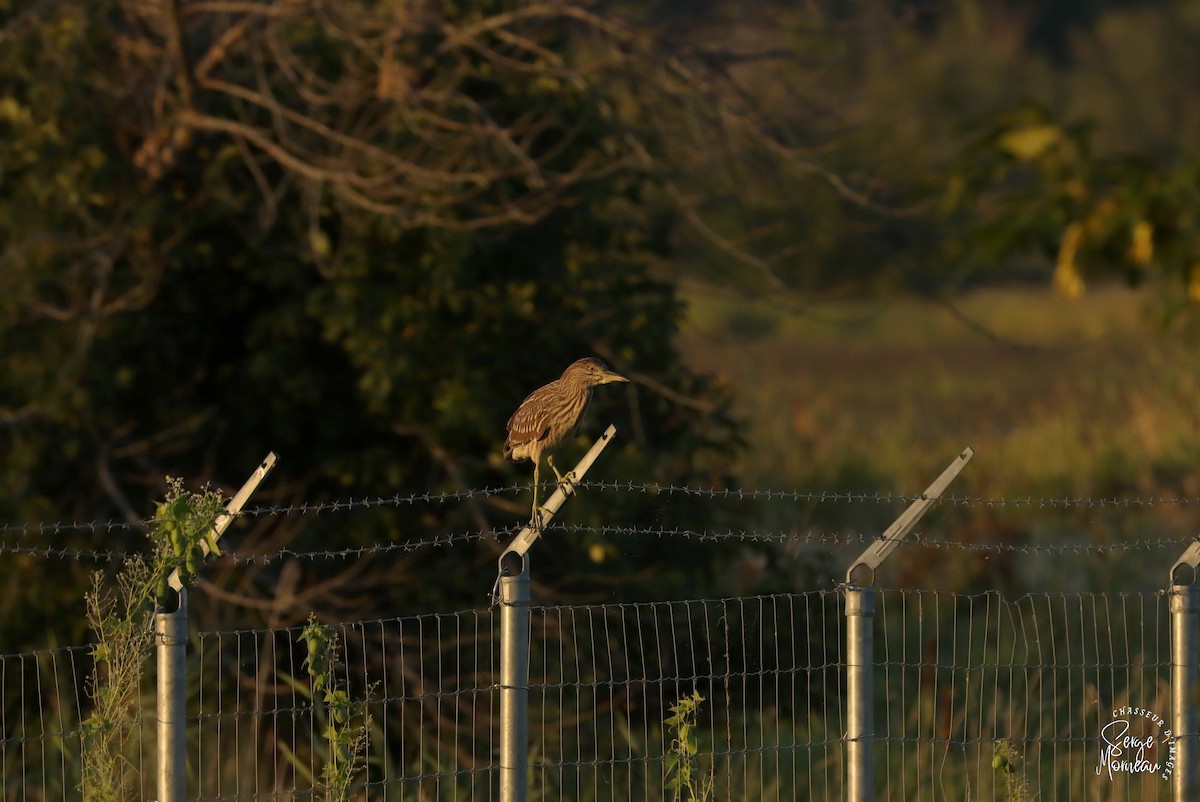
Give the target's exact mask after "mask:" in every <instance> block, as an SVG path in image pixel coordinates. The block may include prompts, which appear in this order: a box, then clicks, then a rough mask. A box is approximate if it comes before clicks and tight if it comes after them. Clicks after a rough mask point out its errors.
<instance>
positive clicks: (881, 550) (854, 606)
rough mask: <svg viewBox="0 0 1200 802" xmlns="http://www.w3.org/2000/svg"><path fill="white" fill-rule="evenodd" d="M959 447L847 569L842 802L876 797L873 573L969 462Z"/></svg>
mask: <svg viewBox="0 0 1200 802" xmlns="http://www.w3.org/2000/svg"><path fill="white" fill-rule="evenodd" d="M974 455H975V452H974V451H972V450H971V449H970V448H965V449H963V451H962V453H961V454H959V455H958V457H956V458H955V459H954V461H953V462H951V463H950V464H949V465H948V466H947V467H946V469H945V470H944V471H942V474H941V476H939V477H938V478H937V479H935V480H934V482H933V484H931V485H930V486H929V487H927V488H925V492H924V493H922V494H921V495H920V496H919V497H918V498H917V500H916V501H914V502H913V503H912V504H910V505H909V506H908V509H906V510H905V511H904V512H902V513H900V516H899V517H898V518H896V520H895V521H894V522H892V525H891V526H889V527H888V528H887V530H886V531H885V532H884V533H883V535H882V536H881V537H880V538H879V540H876V541H875V542H874V543H872V544H871V545H870V546H868V547H867V548H866V549H865V550H864V551H863V553H862V554H861V555H860V556H859V558H858V559H857V560H855V561H854V562H853V563H851V564H850V567H849V568H848V569H847V570H846V583H845V584H844V585H843V586H842V591H843V593H844V594H845V597H846V607H845V616H846V799H847V800H849V802H872V800H874V799H875V782H874V780H875V777H874V772H873V764H874V754H875V751H874V750H875V693H874V690H875V653H874V644H873V642H872V638H873V635H874V631H875V586H874V585H875V571H876V569H877V568H879V566H880V565H882V564H883V561H884V560H886V559H887V557H888V555H889V554H891V553H892V552H893V551H895V549H896V547H897V546H899V545H900V543H901V542H902V541H903V540H904V538H905V537H906V536H907V535H908V533H909V532H911V531H912V528H913V527H914V526H916V525H917V522H918V521H920V520H921V517H922V516H923V515H925V513H926V512H928V511H929V508H930V507H932V506H933V503H934V502H935V501H936V500H937V499H938V498H940V497H941V495H942V493H944V492H945V491H946V488H947V487H949V486H950V483H951V482H953V481H954V479H955V477H957V476H958V474H959V473H960V472H961V471H962V469H963V467H965V466H966V464H967V463H968V462H970V461H971V457H972V456H974Z"/></svg>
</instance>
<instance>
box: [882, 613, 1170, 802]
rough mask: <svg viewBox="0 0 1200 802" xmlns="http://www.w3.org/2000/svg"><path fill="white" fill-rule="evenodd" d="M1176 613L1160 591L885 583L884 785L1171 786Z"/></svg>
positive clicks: (993, 792)
mask: <svg viewBox="0 0 1200 802" xmlns="http://www.w3.org/2000/svg"><path fill="white" fill-rule="evenodd" d="M1168 619H1169V615H1168V611H1167V605H1166V601H1165V599H1164V598H1163V597H1161V596H1160V595H1158V594H1156V593H1141V594H1129V593H1086V594H1062V593H1057V594H1030V595H1026V596H1022V597H1021V598H1019V599H1016V600H1013V601H1007V600H1005V599H1004V598H1003V597H1002V596H1001V595H1000V594H998V593H983V594H979V595H961V594H955V593H939V592H928V591H885V592H883V593H881V594H880V606H879V611H878V613H877V621H876V645H875V657H876V675H875V676H876V681H875V687H876V693H877V703H876V704H877V710H876V718H875V721H876V727H875V730H876V733H877V736H878V738H877V741H878V746H877V748H876V764H875V775H876V783H875V787H876V789H877V791H878V792H880V793H881V797H880V798H886V799H904V800H924V799H929V800H961V799H971V800H993V799H995V800H1006V801H1007V800H1013V799H1057V800H1070V799H1080V800H1082V799H1108V800H1120V799H1128V800H1153V799H1169V798H1170V793H1171V785H1170V782H1169V781H1168V780H1167V779H1164V776H1163V775H1164V773H1165V772H1166V768H1167V767H1166V758H1167V753H1168V750H1169V745H1168V744H1167V743H1164V739H1165V738H1166V737H1169V733H1170V727H1171V724H1170V706H1169V705H1170V640H1169V620H1168ZM1125 737H1129V738H1133V739H1135V740H1134V741H1132V742H1130V741H1124V740H1123V739H1124V738H1125ZM1113 742H1116V743H1117V745H1118V751H1117V752H1116V753H1114V752H1113V751H1112V750H1111V749H1110V748H1109V746H1110V744H1112V743H1113ZM1139 751H1140V752H1141V754H1142V757H1143V758H1144V761H1143V762H1142V763H1140V764H1137V760H1136V756H1137V755H1138V754H1139ZM1135 764H1136V765H1135ZM1156 764H1157V769H1152V766H1154V765H1156Z"/></svg>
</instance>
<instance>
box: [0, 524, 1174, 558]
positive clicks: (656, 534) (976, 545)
mask: <svg viewBox="0 0 1200 802" xmlns="http://www.w3.org/2000/svg"><path fill="white" fill-rule="evenodd" d="M522 528H523V526H521V525H513V526H509V527H505V528H500V529H493V530H491V531H486V532H485V531H480V530H468V531H464V532H457V533H445V534H439V535H434V536H431V537H427V538H418V539H414V540H405V541H396V542H389V543H373V544H368V545H357V546H347V547H345V548H340V549H312V550H303V549H295V548H291V547H283V548H279V549H275V550H272V551H269V552H261V553H248V552H239V551H237V550H236V549H230V548H228V547H223V548H222V555H221V559H226V560H229V561H231V562H233V563H235V564H256V563H257V564H269V563H273V562H278V561H280V560H286V559H298V560H309V561H317V560H350V559H364V558H369V557H380V556H387V555H389V554H394V553H405V554H407V553H412V552H415V551H419V550H422V549H430V548H446V547H452V546H456V545H459V544H464V543H471V542H479V541H485V540H486V541H491V542H501V543H502V542H507V540H509V539H511V538H512V537H513V536H515V535H516V534H517V533H518V532H520V531H521V529H522ZM543 534H544V536H550V537H553V536H554V535H568V534H570V535H594V536H599V537H610V538H611V537H634V538H646V537H653V538H658V539H663V538H678V539H684V540H693V541H698V542H724V541H734V542H739V543H760V544H769V545H776V546H782V547H784V548H789V547H796V546H801V545H818V546H829V547H834V546H848V545H858V546H866V545H867V544H870V543H873V542H875V541H877V540H879V539H881V538H880V535H879V534H868V533H865V532H850V531H844V530H839V531H817V530H808V531H803V532H792V531H775V532H762V531H758V530H753V529H732V528H731V529H724V530H697V529H688V528H686V527H665V526H658V527H647V526H621V525H608V524H601V525H596V524H564V523H559V522H554V523H551V524H549V525H548V526H547V527H546V528H545V532H544V533H543ZM1195 539H1196V538H1195V537H1193V536H1185V537H1160V538H1136V539H1132V540H1120V541H1112V542H1095V541H1090V542H1056V543H1029V542H1003V541H987V540H954V539H950V538H946V537H944V536H931V535H927V534H923V533H921V532H914V533H910V534H909V536H908V537H907V538H906V539H905V540H903V541H901V545H902V546H904V547H908V548H913V547H924V548H934V549H957V550H962V551H968V552H979V553H992V554H1026V555H1029V554H1077V555H1091V554H1106V553H1120V552H1130V551H1155V550H1161V549H1175V550H1178V549H1180V548H1183V547H1185V546H1186V545H1187V544H1189V543H1191V542H1193V541H1194V540H1195ZM138 553H140V552H137V551H124V550H115V549H94V550H90V549H80V548H59V547H53V546H31V545H23V544H18V543H6V542H0V556H2V555H7V554H24V555H29V556H35V557H45V558H60V559H65V560H75V561H83V560H91V561H96V562H120V561H123V560H126V559H129V558H130V557H132V556H134V555H136V554H138Z"/></svg>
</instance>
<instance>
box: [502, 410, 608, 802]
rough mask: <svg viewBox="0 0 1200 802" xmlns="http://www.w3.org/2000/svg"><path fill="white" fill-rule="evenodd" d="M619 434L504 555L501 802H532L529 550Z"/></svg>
mask: <svg viewBox="0 0 1200 802" xmlns="http://www.w3.org/2000/svg"><path fill="white" fill-rule="evenodd" d="M616 433H617V427H615V426H609V427H608V428H607V429H605V430H604V434H602V435H600V439H599V440H597V441H596V442H595V443H593V444H592V447H591V448H590V449H588V452H587V453H586V454H584V455H583V459H581V460H579V462H577V463H576V464H575V468H574V469H573V470H572V471H571V473H570V476H572V477H573V479H568V480H566V481H563V482H561V483H559V486H558V489H557V490H555V491H554V495H552V496H551V497H550V499H549V500H548V501H547V502H546V504H545V506H543V507H542V508H541V509H539V510H535V511H534V517H535V519H536V525H535V524H534V523H531V524H530V525H529V526H527V527H525V528H524V529H522V530H521V532H520V533H519V534H518V535H517V536H516V537H514V538H513V539H512V542H511V543H509V544H508V548H506V549H505V550H504V553H502V554H501V555H500V576H499V578H498V579H497V580H496V587H495V590H494V593H495V601H496V602H497V603H499V605H500V802H526V800H527V799H528V798H529V601H530V598H529V549H530V548H531V547H532V546H533V544H534V543H536V542H537V540H538V538H540V537H541V535H542V530H543V529H544V528H545V527H546V525H547V524H548V523H550V520H551V519H552V518H553V517H554V516H555V514H556V513H557V512H558V510H559V508H560V507H562V505H563V503H565V502H566V500H567V499H568V498H569V497H570V496H573V495H574V494H575V488H576V484H575V483H576V482H578V481H580V480H581V479H583V477H584V474H586V473H587V472H588V469H589V468H591V467H592V463H593V462H595V461H596V458H597V457H599V456H600V452H602V451H603V450H604V449H605V447H607V446H608V444H609V443H611V442H612V439H613V437H614V436H615V435H616Z"/></svg>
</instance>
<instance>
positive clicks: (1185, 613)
mask: <svg viewBox="0 0 1200 802" xmlns="http://www.w3.org/2000/svg"><path fill="white" fill-rule="evenodd" d="M1169 595H1170V597H1171V731H1172V734H1173V735H1174V736H1175V766H1174V769H1173V770H1172V772H1171V784H1172V787H1173V791H1174V793H1173V797H1174V799H1175V801H1176V802H1184V800H1191V799H1195V798H1196V795H1197V793H1198V792H1200V785H1198V783H1200V766H1198V764H1197V761H1198V760H1200V749H1198V748H1197V746H1198V744H1197V736H1200V721H1198V717H1197V705H1200V699H1197V698H1196V693H1197V689H1198V688H1200V683H1198V681H1197V680H1198V679H1200V648H1198V646H1200V644H1198V643H1197V633H1196V626H1197V623H1198V622H1200V587H1197V586H1196V585H1195V584H1194V583H1193V584H1189V585H1174V584H1173V585H1171V590H1170V594H1169Z"/></svg>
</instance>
